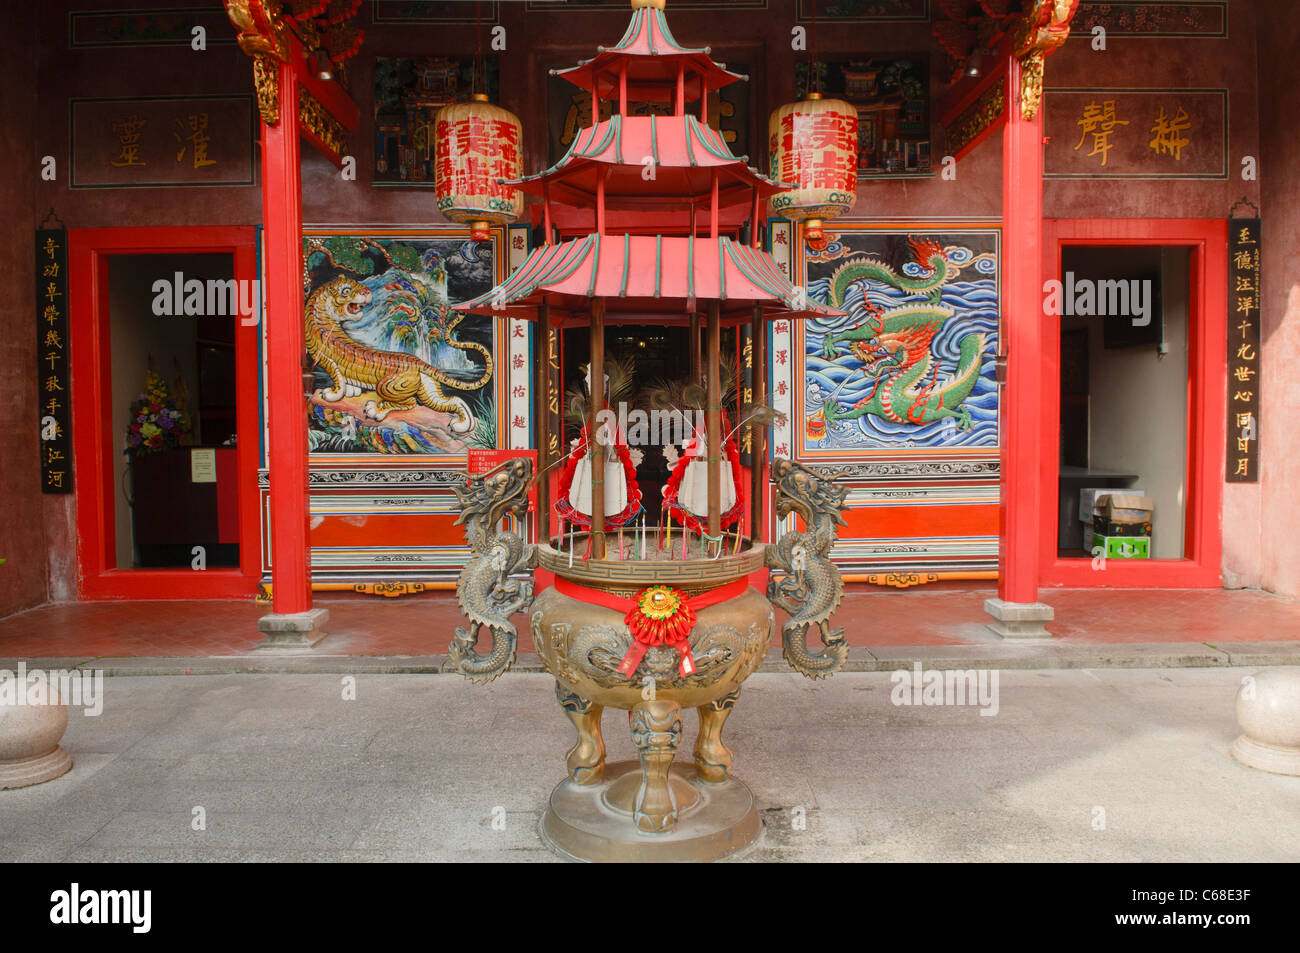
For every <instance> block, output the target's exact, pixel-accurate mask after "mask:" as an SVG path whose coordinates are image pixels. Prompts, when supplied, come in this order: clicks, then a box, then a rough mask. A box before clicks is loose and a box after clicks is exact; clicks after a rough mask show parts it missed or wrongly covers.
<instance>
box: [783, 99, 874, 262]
mask: <svg viewBox="0 0 1300 953" xmlns="http://www.w3.org/2000/svg"><path fill="white" fill-rule="evenodd" d="M768 153H769V155H770V156H771V161H772V178H774V179H776V180H777V181H778V182H790V183H793V184H794V186H795V187H794V188H793V189H790V190H789V191H786V192H781V193H779V194H777V195H774V196H772V200H771V206H772V213H773V214H774V215H781V216H784V217H785V218H789V219H792V220H794V221H803V222H805V225H804V238H805V240H806V241H807V242H808V244H809V245H810V246H811V247H813V248H818V247H821V248H824V247H826V238H825V235H824V234H823V232H822V225H823V221H822V220H823V219H827V218H833V217H835V216H836V215H842V214H844V213H845V212H847V211H848V210H849V209H851V208H852V207H853V203H854V201H855V200H856V199H857V197H858V111H857V109H855V108H854V107H853V106H852V105H850V104H849V103H846V102H844V100H842V99H822V97H821V94H820V93H809V94H808V98H807V99H805V100H803V101H802V102H797V103H789V104H787V105H785V106H782V107H781V108H780V109H777V110H776V111H774V112H773V113H772V118H771V119H770V120H769V122H768Z"/></svg>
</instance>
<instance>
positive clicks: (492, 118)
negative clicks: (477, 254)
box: [434, 93, 524, 242]
mask: <svg viewBox="0 0 1300 953" xmlns="http://www.w3.org/2000/svg"><path fill="white" fill-rule="evenodd" d="M434 136H435V141H436V143H437V144H436V146H435V149H434V187H435V192H436V194H437V199H438V211H439V212H441V213H442V214H443V215H445V216H446V217H447V218H449V219H451V220H452V221H453V222H461V223H463V224H466V225H469V226H470V228H471V229H472V230H473V232H472V236H471V237H472V238H473V239H474V241H477V242H485V241H487V240H488V238H489V237H490V235H489V231H488V229H489V228H491V227H492V226H493V225H508V224H509V223H511V222H513V221H514V220H515V219H517V218H518V217H519V214H520V212H522V211H523V209H524V197H523V193H522V192H520V191H519V190H518V189H517V188H515V187H514V186H510V185H502V184H501V182H500V181H499V180H501V179H518V178H519V177H520V176H521V174H522V172H523V154H522V147H523V126H522V125H521V124H520V122H519V119H518V117H516V116H515V114H514V113H512V112H510V111H509V110H508V109H502V108H501V107H500V106H494V105H492V103H490V102H489V101H488V98H487V96H486V95H484V94H483V93H475V94H474V97H473V99H472V100H471V101H470V102H468V103H456V104H453V105H451V106H444V107H443V108H442V109H440V110H439V111H438V115H437V117H436V118H435V119H434Z"/></svg>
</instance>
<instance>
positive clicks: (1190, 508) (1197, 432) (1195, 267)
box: [1039, 218, 1228, 589]
mask: <svg viewBox="0 0 1300 953" xmlns="http://www.w3.org/2000/svg"><path fill="white" fill-rule="evenodd" d="M1066 245H1072V246H1077V245H1112V246H1113V245H1179V246H1185V247H1188V248H1190V249H1191V256H1190V257H1191V262H1190V265H1191V267H1190V272H1189V289H1188V290H1189V297H1188V319H1189V321H1188V342H1187V344H1188V350H1187V386H1188V395H1187V397H1188V403H1187V408H1188V413H1187V470H1186V472H1187V483H1186V486H1187V494H1186V500H1185V503H1184V506H1185V514H1186V515H1185V519H1184V526H1185V529H1184V549H1183V552H1184V554H1185V556H1184V558H1182V559H1151V560H1116V559H1111V560H1107V561H1106V568H1105V571H1104V572H1099V571H1097V570H1094V569H1093V568H1092V560H1091V559H1088V558H1086V557H1083V558H1077V559H1062V558H1060V557H1059V556H1058V555H1057V525H1056V523H1057V517H1056V515H1055V514H1056V509H1057V505H1056V504H1057V499H1058V494H1059V489H1058V485H1057V484H1058V479H1059V453H1060V450H1059V446H1060V431H1061V394H1060V378H1061V367H1060V364H1061V319H1060V317H1059V316H1054V315H1046V316H1045V321H1046V325H1045V328H1044V331H1045V333H1044V335H1043V370H1044V373H1043V380H1042V391H1041V396H1040V400H1041V406H1042V408H1043V415H1042V447H1043V450H1042V455H1041V458H1040V480H1041V487H1042V505H1043V510H1042V517H1043V518H1042V519H1040V520H1039V533H1040V535H1039V545H1040V548H1039V566H1040V578H1041V584H1042V585H1043V586H1070V587H1089V588H1093V587H1099V586H1102V587H1115V588H1153V589H1162V588H1163V589H1185V588H1220V587H1221V586H1222V585H1223V567H1222V560H1223V516H1222V514H1223V473H1224V469H1223V468H1224V460H1225V453H1226V450H1225V441H1226V439H1227V422H1226V419H1225V410H1224V408H1225V407H1226V406H1227V404H1226V398H1227V389H1226V388H1227V386H1228V381H1227V371H1226V368H1227V322H1228V286H1227V281H1228V277H1227V276H1228V224H1227V221H1226V220H1224V219H1164V218H1157V219H1044V221H1043V259H1044V261H1043V276H1044V280H1047V279H1051V278H1055V279H1057V280H1061V279H1062V265H1061V253H1062V249H1063V247H1064V246H1066ZM1049 511H1050V512H1049Z"/></svg>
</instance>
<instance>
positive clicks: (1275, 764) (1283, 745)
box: [1232, 668, 1300, 776]
mask: <svg viewBox="0 0 1300 953" xmlns="http://www.w3.org/2000/svg"><path fill="white" fill-rule="evenodd" d="M1237 723H1238V724H1239V725H1241V737H1240V738H1238V739H1237V740H1236V741H1234V742H1233V743H1232V756H1233V757H1234V758H1236V759H1237V760H1238V761H1240V762H1241V763H1242V764H1245V765H1249V766H1250V767H1252V768H1259V769H1260V770H1261V771H1271V772H1272V773H1273V774H1290V775H1295V776H1300V668H1270V669H1265V670H1264V671H1262V672H1258V673H1256V674H1255V675H1253V676H1250V677H1249V678H1247V679H1243V681H1242V685H1241V688H1240V689H1239V690H1238V691H1237Z"/></svg>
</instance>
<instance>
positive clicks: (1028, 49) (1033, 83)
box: [1013, 0, 1079, 119]
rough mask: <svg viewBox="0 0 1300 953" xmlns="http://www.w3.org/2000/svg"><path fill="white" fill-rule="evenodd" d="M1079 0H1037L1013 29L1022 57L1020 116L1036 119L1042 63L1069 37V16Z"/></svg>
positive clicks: (1017, 51) (1072, 13)
mask: <svg viewBox="0 0 1300 953" xmlns="http://www.w3.org/2000/svg"><path fill="white" fill-rule="evenodd" d="M1078 6H1079V0H1034V2H1033V3H1032V4H1031V5H1030V7H1029V9H1028V11H1026V13H1025V15H1024V16H1023V17H1021V18H1020V22H1019V23H1018V24H1017V26H1016V29H1015V32H1014V37H1015V39H1014V46H1013V53H1014V55H1015V56H1016V58H1017V59H1019V60H1020V115H1021V117H1023V118H1024V119H1033V118H1034V117H1035V116H1037V115H1038V110H1039V108H1040V107H1041V106H1042V102H1043V66H1044V62H1045V60H1046V59H1047V57H1048V56H1050V55H1051V54H1052V53H1053V52H1055V51H1056V50H1057V49H1058V48H1059V47H1060V46H1061V45H1062V44H1063V43H1064V42H1065V41H1066V40H1067V39H1069V37H1070V19H1071V17H1073V16H1074V12H1075V10H1076V9H1077V8H1078Z"/></svg>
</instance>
